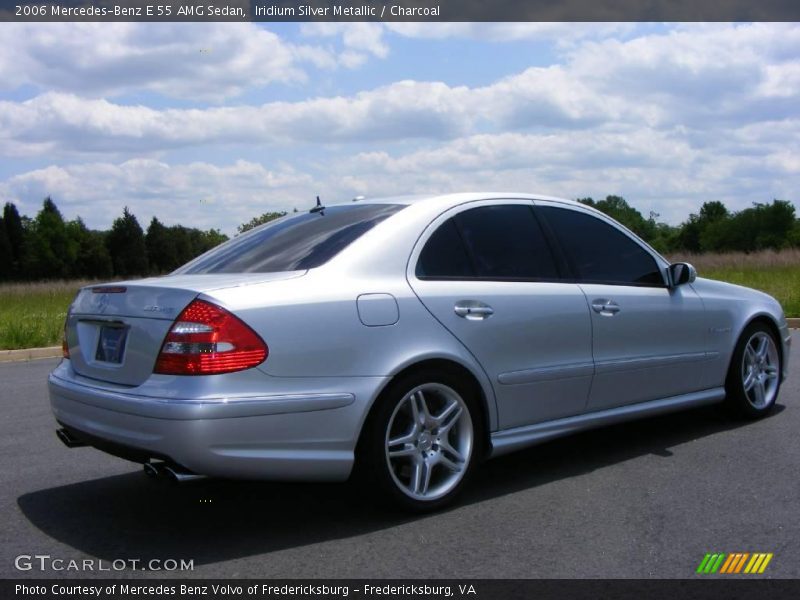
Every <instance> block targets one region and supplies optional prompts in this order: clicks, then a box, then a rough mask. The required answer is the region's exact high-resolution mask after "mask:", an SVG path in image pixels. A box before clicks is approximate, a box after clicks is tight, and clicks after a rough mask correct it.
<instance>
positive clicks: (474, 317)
mask: <svg viewBox="0 0 800 600" xmlns="http://www.w3.org/2000/svg"><path fill="white" fill-rule="evenodd" d="M453 310H454V311H455V313H456V314H457V315H458V316H459V317H463V318H464V319H469V320H470V321H479V320H482V319H488V318H489V317H491V316H492V315H493V314H494V309H493V308H492V307H491V306H489V305H488V304H484V303H483V302H478V301H477V300H462V301H460V302H456V305H455V306H454V307H453Z"/></svg>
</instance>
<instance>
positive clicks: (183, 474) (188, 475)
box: [164, 465, 206, 483]
mask: <svg viewBox="0 0 800 600" xmlns="http://www.w3.org/2000/svg"><path fill="white" fill-rule="evenodd" d="M164 471H165V472H166V474H167V477H168V478H169V479H170V480H172V481H175V482H177V483H185V482H187V481H197V480H198V479H205V478H206V476H205V475H198V474H197V473H192V472H191V471H185V470H183V469H181V468H179V467H175V466H173V465H165V466H164Z"/></svg>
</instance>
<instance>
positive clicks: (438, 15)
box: [0, 0, 800, 22]
mask: <svg viewBox="0 0 800 600" xmlns="http://www.w3.org/2000/svg"><path fill="white" fill-rule="evenodd" d="M798 20H800V2H798V1H797V0H196V1H191V0H40V1H38V2H36V1H32V0H0V21H29V22H37V21H38V22H46V21H152V22H158V21H234V22H236V21H238V22H241V21H267V22H268V21H273V22H274V21H345V22H346V21H418V22H419V21H423V22H424V21H431V22H434V21H472V22H480V21H490V22H491V21H505V22H513V21H798Z"/></svg>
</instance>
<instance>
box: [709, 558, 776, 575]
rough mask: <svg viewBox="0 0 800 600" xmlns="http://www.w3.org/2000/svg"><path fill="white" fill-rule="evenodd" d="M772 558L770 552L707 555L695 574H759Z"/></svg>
mask: <svg viewBox="0 0 800 600" xmlns="http://www.w3.org/2000/svg"><path fill="white" fill-rule="evenodd" d="M772 556H773V554H772V552H769V553H766V552H753V553H750V552H733V553H731V554H726V553H724V552H715V553H713V554H711V553H709V554H706V555H705V556H704V557H703V560H702V561H700V565H699V566H698V567H697V571H695V572H696V573H699V574H701V575H711V574H714V573H721V574H725V575H735V574H753V575H756V574H761V573H763V572H764V570H765V569H766V568H767V565H768V564H769V562H770V561H771V560H772Z"/></svg>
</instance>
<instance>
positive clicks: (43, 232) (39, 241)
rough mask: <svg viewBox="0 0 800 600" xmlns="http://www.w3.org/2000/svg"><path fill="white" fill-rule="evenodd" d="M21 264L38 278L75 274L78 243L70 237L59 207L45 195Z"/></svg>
mask: <svg viewBox="0 0 800 600" xmlns="http://www.w3.org/2000/svg"><path fill="white" fill-rule="evenodd" d="M32 225H33V227H32V230H31V233H30V238H29V240H28V241H29V244H28V249H27V250H28V251H27V256H26V259H25V261H24V262H23V267H24V268H25V270H26V272H27V273H28V274H29V275H30V276H32V277H35V278H38V279H66V278H69V277H73V276H74V267H75V259H76V257H77V255H78V244H77V243H76V242H75V241H74V240H73V239H71V238H70V236H69V234H68V233H67V227H66V224H65V223H64V218H63V217H62V216H61V211H59V210H58V207H57V206H56V204H55V202H53V200H52V199H51V198H50V197H49V196H48V197H47V198H45V199H44V202H43V203H42V210H40V211H39V213H38V214H37V215H36V218H35V219H34V220H33V223H32Z"/></svg>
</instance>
